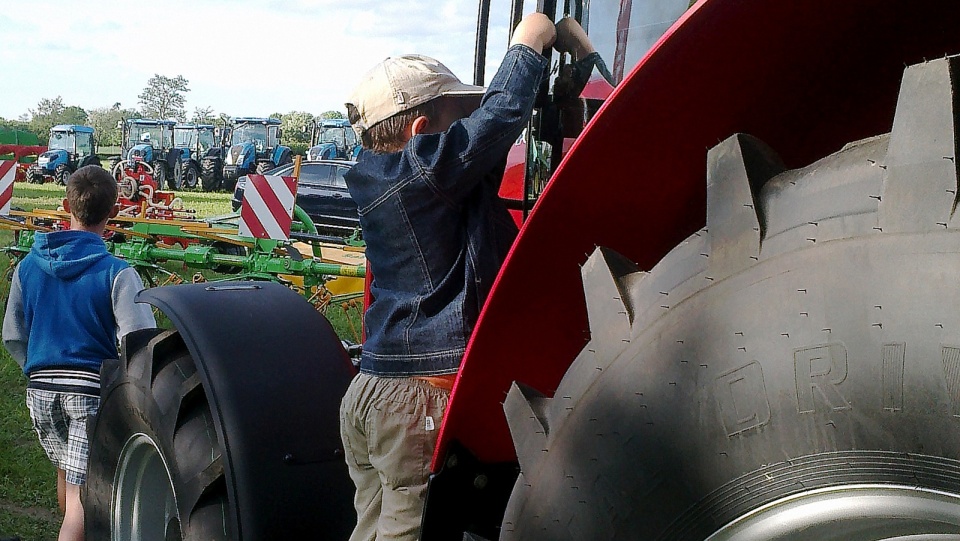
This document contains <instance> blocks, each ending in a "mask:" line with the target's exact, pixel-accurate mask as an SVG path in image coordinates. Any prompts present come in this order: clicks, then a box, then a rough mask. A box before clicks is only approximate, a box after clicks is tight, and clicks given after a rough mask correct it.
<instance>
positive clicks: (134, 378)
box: [84, 329, 231, 541]
mask: <svg viewBox="0 0 960 541" xmlns="http://www.w3.org/2000/svg"><path fill="white" fill-rule="evenodd" d="M122 357H123V358H122V359H121V360H120V361H108V362H107V363H105V364H104V367H103V371H102V373H103V378H104V384H105V387H104V392H103V393H102V396H103V402H102V403H101V406H100V413H99V414H98V416H97V420H96V424H95V425H94V427H93V429H92V430H91V434H92V435H93V437H92V442H93V444H94V445H95V446H96V447H95V448H94V449H92V450H91V454H92V457H91V460H90V465H89V478H90V481H89V482H88V484H87V487H86V494H85V497H84V501H85V505H86V506H87V510H88V511H87V528H88V529H87V538H88V539H124V540H127V539H129V540H133V539H158V540H168V539H184V540H187V539H189V540H194V539H195V540H197V541H200V540H216V539H224V540H227V539H231V537H230V535H229V532H230V528H229V527H228V523H227V517H228V516H229V512H230V509H229V507H228V499H227V487H226V484H225V481H224V477H223V475H224V473H223V464H222V460H223V454H224V449H223V446H222V445H221V443H220V441H219V440H218V438H217V432H216V430H215V425H214V418H213V412H212V411H211V408H210V404H209V402H208V401H207V398H206V395H205V394H204V392H203V387H202V385H201V384H200V382H199V375H198V374H197V366H196V363H195V361H194V359H193V358H192V357H191V356H190V353H189V352H188V351H187V348H186V346H185V345H184V342H183V339H182V338H181V336H180V334H179V333H178V332H176V331H164V330H161V329H150V330H144V331H138V332H136V333H132V334H130V335H128V336H127V337H126V339H125V340H124V343H123V351H122ZM111 534H112V535H113V537H111Z"/></svg>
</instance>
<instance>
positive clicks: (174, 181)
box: [157, 160, 183, 191]
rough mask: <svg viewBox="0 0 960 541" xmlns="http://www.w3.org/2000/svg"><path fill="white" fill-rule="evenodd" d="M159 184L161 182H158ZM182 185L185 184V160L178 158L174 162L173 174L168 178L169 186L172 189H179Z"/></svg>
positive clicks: (158, 184)
mask: <svg viewBox="0 0 960 541" xmlns="http://www.w3.org/2000/svg"><path fill="white" fill-rule="evenodd" d="M157 186H161V184H160V183H159V182H157ZM182 186H183V162H181V161H180V160H177V161H176V163H174V164H173V171H172V173H171V175H170V176H169V177H168V178H167V187H168V188H170V189H171V190H174V191H176V190H179V189H180V188H181V187H182Z"/></svg>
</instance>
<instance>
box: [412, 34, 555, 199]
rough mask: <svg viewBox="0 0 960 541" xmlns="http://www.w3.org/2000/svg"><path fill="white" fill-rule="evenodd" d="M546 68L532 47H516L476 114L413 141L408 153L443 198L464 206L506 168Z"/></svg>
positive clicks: (512, 48)
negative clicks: (489, 175)
mask: <svg viewBox="0 0 960 541" xmlns="http://www.w3.org/2000/svg"><path fill="white" fill-rule="evenodd" d="M546 65H547V60H546V58H545V57H543V56H542V55H540V54H539V53H537V52H536V51H534V50H533V49H531V48H530V47H527V46H526V45H514V46H512V47H510V49H508V50H507V53H506V55H504V58H503V62H502V63H501V64H500V68H499V69H498V70H497V73H496V75H495V76H494V77H493V80H492V81H491V82H490V86H488V87H487V91H486V93H485V94H484V95H483V99H482V100H481V102H480V107H479V108H478V109H477V110H476V111H474V112H473V113H472V114H471V115H470V116H469V117H467V118H464V119H461V120H458V121H456V122H454V123H453V125H452V126H450V128H449V129H448V130H447V131H446V132H444V133H440V134H424V135H418V136H416V137H414V138H413V139H411V141H410V143H409V146H408V148H407V150H408V151H411V152H405V153H404V154H406V155H408V156H410V159H411V160H413V161H414V163H413V164H412V165H413V167H415V168H416V169H419V170H420V171H422V173H424V174H423V176H424V177H425V179H426V180H427V182H430V183H432V184H433V189H434V190H436V191H437V192H438V193H439V194H440V195H441V196H443V197H445V198H446V199H448V200H449V201H450V202H451V203H458V202H459V201H461V200H462V198H463V197H464V196H465V195H466V194H468V193H470V191H471V190H472V189H473V188H474V186H475V185H476V184H477V183H478V182H480V181H481V180H482V179H483V178H484V177H485V176H486V175H487V173H489V172H490V171H492V170H493V169H494V168H495V167H497V166H498V165H502V161H503V159H504V158H505V157H506V155H507V152H508V151H509V150H510V146H511V145H512V144H513V143H514V141H516V139H517V137H518V136H519V135H520V133H521V132H522V131H523V128H524V127H525V126H526V124H527V120H529V118H530V114H531V112H532V110H533V102H534V99H535V98H536V95H537V90H538V89H539V87H540V81H541V80H542V78H543V77H544V75H545V72H546V69H545V68H546Z"/></svg>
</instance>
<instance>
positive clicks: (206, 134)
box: [173, 124, 223, 188]
mask: <svg viewBox="0 0 960 541" xmlns="http://www.w3.org/2000/svg"><path fill="white" fill-rule="evenodd" d="M218 135H220V130H218V129H217V127H216V126H214V125H213V124H177V125H176V126H174V127H173V144H174V146H175V147H177V148H178V149H180V152H181V161H182V163H183V187H184V188H196V187H197V185H198V183H199V181H200V179H201V176H202V173H201V172H202V170H203V161H204V160H205V159H220V158H221V153H222V149H223V145H222V144H221V143H220V140H219V138H218Z"/></svg>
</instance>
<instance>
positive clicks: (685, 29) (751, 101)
mask: <svg viewBox="0 0 960 541" xmlns="http://www.w3.org/2000/svg"><path fill="white" fill-rule="evenodd" d="M958 52H960V2H956V1H955V0H914V1H907V0H845V1H843V2H837V1H836V0H805V1H803V2H784V1H770V0H701V1H700V2H699V3H698V4H697V5H696V6H694V7H693V8H691V9H690V10H689V11H688V12H687V13H686V14H685V15H684V16H683V17H682V18H681V19H680V20H679V21H678V22H677V23H676V24H675V25H673V27H672V28H671V29H670V30H668V31H667V33H666V34H665V35H664V36H663V37H662V38H661V39H660V41H658V42H657V44H656V45H655V46H654V47H653V48H652V49H651V50H650V51H649V53H648V54H647V55H646V56H645V57H644V58H643V59H642V60H641V61H640V63H639V64H638V65H637V67H636V68H635V69H634V70H633V71H632V73H630V74H629V76H628V77H627V78H626V79H625V80H624V82H623V83H622V84H620V85H619V86H618V87H617V89H616V90H615V91H614V92H613V94H611V96H610V98H609V99H608V101H607V102H606V103H605V105H604V106H603V108H602V109H601V111H600V112H599V113H598V114H597V115H596V116H595V118H594V119H593V120H592V121H591V123H590V124H589V125H588V126H587V128H586V130H584V132H583V133H582V134H581V136H580V137H579V138H578V139H577V141H576V142H575V143H574V146H573V148H572V149H571V151H570V153H569V154H567V156H566V157H565V159H564V161H563V162H562V164H561V166H560V168H559V169H558V170H557V172H556V174H555V175H554V177H553V179H552V180H551V183H550V184H549V186H548V187H547V189H546V191H545V192H544V194H543V195H542V197H541V199H540V201H539V202H538V204H537V205H536V206H535V208H534V211H533V213H532V214H531V216H530V218H529V220H528V221H527V222H526V223H525V225H524V227H523V229H522V231H521V233H520V237H519V238H518V239H517V242H516V243H515V244H514V246H513V249H512V251H511V253H510V255H509V257H508V259H507V261H506V264H505V265H504V267H503V269H502V271H501V273H500V276H499V277H498V279H497V282H496V283H495V285H494V288H493V291H492V293H491V295H490V297H489V299H488V302H487V304H486V305H485V307H484V309H483V312H482V313H481V315H480V320H479V322H478V324H477V328H476V330H475V332H474V335H473V338H472V340H471V342H470V344H469V346H468V348H467V352H466V356H465V358H464V362H463V365H462V368H461V371H460V375H459V377H458V380H457V382H456V385H455V387H454V391H453V395H452V397H451V401H450V406H449V409H448V411H447V415H446V418H445V420H444V424H443V426H442V428H441V432H440V443H439V445H438V447H437V453H436V454H435V455H434V468H433V469H434V471H437V469H438V465H439V464H442V459H443V457H444V456H445V452H446V448H447V446H448V445H449V443H450V442H451V441H454V440H456V441H459V442H460V443H461V444H463V445H464V446H466V448H467V449H469V450H470V451H471V452H472V453H473V454H474V455H476V456H477V457H478V458H479V459H480V460H481V461H484V462H497V461H508V460H514V459H515V454H514V449H513V444H512V442H511V440H510V436H509V432H508V429H507V424H506V420H505V417H504V414H503V410H502V406H501V402H502V401H503V399H504V397H505V396H506V393H507V390H508V389H509V385H510V383H511V382H512V381H514V380H516V381H521V382H523V383H526V384H528V385H531V386H533V387H535V388H537V389H539V390H540V391H542V392H543V393H545V394H547V395H548V396H552V394H553V391H554V390H555V389H556V387H557V384H558V383H559V381H560V378H561V377H562V376H563V374H564V372H565V371H566V369H567V367H568V366H569V365H570V363H571V362H572V360H573V359H574V357H575V356H576V355H577V353H578V352H579V351H580V349H581V348H582V347H583V345H584V344H585V342H586V341H587V339H588V327H587V321H586V315H585V305H584V300H583V291H582V288H581V283H580V268H579V265H580V264H582V263H583V262H584V261H585V260H586V256H587V254H588V253H589V252H591V251H592V250H593V248H594V246H596V245H604V246H609V247H611V248H613V249H614V250H616V251H618V252H620V253H622V254H624V255H625V256H627V257H629V258H630V259H632V260H634V261H635V262H637V264H638V265H639V266H640V268H643V269H649V268H650V267H652V266H653V265H654V264H655V263H656V262H657V261H658V260H659V259H660V258H661V257H662V256H663V255H664V254H665V253H666V252H667V251H669V250H670V249H671V248H673V246H674V245H676V244H677V243H678V242H680V241H681V240H683V239H684V238H686V237H687V236H689V235H690V234H692V233H693V232H695V231H696V230H698V229H699V228H700V227H702V226H703V225H704V222H705V208H706V188H705V186H706V173H705V160H706V151H707V149H708V148H710V147H712V146H714V145H716V144H717V143H718V142H720V141H721V140H723V139H725V138H726V137H728V136H729V135H731V134H733V133H736V132H746V133H750V134H752V135H755V136H757V137H759V138H760V139H761V140H763V141H765V142H766V143H767V144H769V145H770V146H771V147H772V148H773V149H775V150H777V151H778V152H779V153H780V154H781V156H782V158H783V159H784V161H785V163H786V164H787V165H788V166H789V167H799V166H803V165H807V164H809V163H811V162H813V161H814V160H815V159H818V158H820V157H823V156H825V155H828V154H830V153H832V152H834V151H836V150H839V149H840V148H841V147H842V146H843V145H844V144H845V143H847V142H849V141H853V140H857V139H861V138H865V137H868V136H872V135H876V134H880V133H884V132H888V131H890V129H891V126H892V122H893V113H894V106H895V104H896V99H897V91H898V88H899V83H900V78H901V75H902V72H903V68H904V66H905V65H907V64H911V63H917V62H921V61H923V60H924V59H929V58H935V57H940V56H943V55H946V54H951V53H958Z"/></svg>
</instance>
